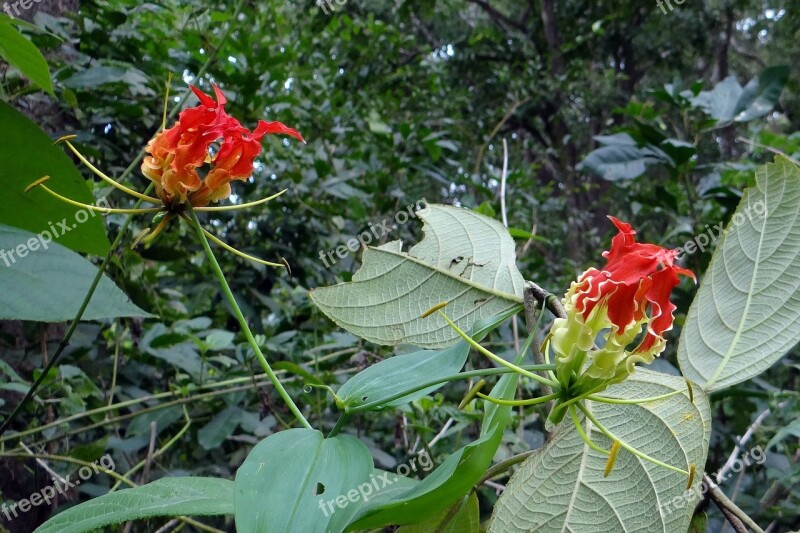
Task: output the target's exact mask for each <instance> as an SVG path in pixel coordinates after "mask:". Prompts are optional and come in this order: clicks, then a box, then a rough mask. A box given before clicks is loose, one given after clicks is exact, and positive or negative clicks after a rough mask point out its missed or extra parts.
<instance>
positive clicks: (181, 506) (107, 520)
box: [35, 477, 233, 533]
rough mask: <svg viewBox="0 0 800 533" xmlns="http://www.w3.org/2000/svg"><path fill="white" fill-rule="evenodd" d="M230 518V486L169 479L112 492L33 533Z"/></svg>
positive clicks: (224, 481)
mask: <svg viewBox="0 0 800 533" xmlns="http://www.w3.org/2000/svg"><path fill="white" fill-rule="evenodd" d="M226 514H233V482H232V481H230V480H227V479H216V478H203V477H173V478H163V479H159V480H158V481H153V482H152V483H149V484H147V485H142V486H141V487H135V488H132V489H124V490H120V491H119V492H112V493H111V494H106V495H104V496H100V497H98V498H94V499H93V500H89V501H88V502H85V503H82V504H80V505H76V506H75V507H71V508H70V509H67V510H66V511H64V512H63V513H59V514H57V515H56V516H54V517H53V518H51V519H50V520H48V521H47V522H45V523H44V524H42V525H41V526H39V528H38V529H37V530H36V532H35V533H82V532H83V531H93V530H95V529H99V528H102V527H104V526H108V525H112V524H120V523H122V522H128V521H130V520H140V519H142V518H153V517H159V516H163V517H171V516H181V515H189V516H214V515H226Z"/></svg>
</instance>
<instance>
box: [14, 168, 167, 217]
mask: <svg viewBox="0 0 800 533" xmlns="http://www.w3.org/2000/svg"><path fill="white" fill-rule="evenodd" d="M49 179H50V176H45V177H44V178H41V179H38V180H36V181H34V182H33V183H31V184H30V185H28V186H27V187H26V188H25V192H28V191H30V190H32V189H35V188H36V187H40V188H42V189H44V190H45V191H47V193H48V194H49V195H51V196H54V197H56V198H58V199H59V200H61V201H62V202H66V203H68V204H70V205H74V206H75V207H80V208H82V209H88V210H89V211H95V212H97V213H103V214H106V215H109V214H120V215H131V214H133V215H139V214H145V213H158V212H159V211H163V210H164V208H163V207H148V208H145V209H115V208H112V207H97V206H96V205H90V204H84V203H81V202H76V201H75V200H72V199H70V198H67V197H66V196H61V195H60V194H58V193H57V192H55V191H53V190H52V189H50V188H49V187H47V186H46V185H45V184H44V182H45V181H47V180H49Z"/></svg>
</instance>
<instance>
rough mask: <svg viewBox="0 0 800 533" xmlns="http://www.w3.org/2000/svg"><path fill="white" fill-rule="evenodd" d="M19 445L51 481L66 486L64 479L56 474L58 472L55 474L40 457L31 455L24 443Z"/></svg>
mask: <svg viewBox="0 0 800 533" xmlns="http://www.w3.org/2000/svg"><path fill="white" fill-rule="evenodd" d="M19 444H20V446H22V448H23V449H24V450H25V451H26V452H28V454H29V455H30V456H32V457H33V458H34V459H35V461H36V463H37V464H38V465H39V466H41V467H42V469H44V471H45V472H47V473H48V474H50V476H51V477H52V478H53V479H57V480H58V481H60V482H61V484H62V485H66V484H67V482H66V481H65V480H64V478H63V477H61V476H60V475H59V474H58V472H56V471H55V470H53V469H51V468H50V467H49V466H48V465H47V463H45V462H44V459H42V458H41V457H37V456H36V454H35V453H33V450H31V449H30V448H28V447H27V446H26V445H25V443H24V442H20V443H19Z"/></svg>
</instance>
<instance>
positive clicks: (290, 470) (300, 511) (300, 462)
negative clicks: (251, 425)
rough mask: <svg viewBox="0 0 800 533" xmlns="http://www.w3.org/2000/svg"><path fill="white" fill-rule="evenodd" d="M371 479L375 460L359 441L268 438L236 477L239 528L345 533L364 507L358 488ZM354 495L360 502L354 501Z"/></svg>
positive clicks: (289, 434)
mask: <svg viewBox="0 0 800 533" xmlns="http://www.w3.org/2000/svg"><path fill="white" fill-rule="evenodd" d="M370 474H373V465H372V456H371V455H370V453H369V450H368V449H367V447H366V446H364V444H362V443H361V442H360V441H359V440H358V439H356V438H353V437H350V436H347V435H339V436H336V437H333V438H331V439H326V438H324V436H323V435H322V433H320V432H319V431H316V430H313V429H289V430H286V431H281V432H280V433H275V434H273V435H270V436H269V437H267V438H266V439H264V440H262V441H261V442H259V443H258V444H257V445H256V447H255V448H253V450H252V451H251V452H250V454H249V455H248V456H247V459H245V461H244V464H242V466H241V467H240V468H239V470H238V471H237V472H236V482H235V483H236V487H235V502H236V505H235V507H236V528H237V530H238V531H242V532H251V531H253V532H255V531H257V532H259V533H272V532H281V533H289V532H294V533H306V532H309V531H333V532H340V531H344V527H345V525H346V524H347V522H348V521H349V520H350V519H351V518H352V516H353V515H354V514H355V513H356V512H357V510H358V508H359V507H360V505H361V503H363V497H361V494H360V493H359V492H358V488H359V487H360V486H362V485H365V484H367V485H368V484H370V483H371V482H372V481H373V478H371V477H370ZM352 491H355V493H356V497H350V496H352V495H353V494H354V493H353V492H352ZM365 491H366V489H365ZM329 503H331V505H328V504H329Z"/></svg>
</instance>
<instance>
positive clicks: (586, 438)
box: [569, 405, 611, 455]
mask: <svg viewBox="0 0 800 533" xmlns="http://www.w3.org/2000/svg"><path fill="white" fill-rule="evenodd" d="M569 416H570V417H572V424H573V425H574V426H575V429H577V430H578V435H580V436H581V439H583V442H585V443H586V445H587V446H588V447H589V448H591V449H593V450H594V451H596V452H600V453H602V454H603V455H609V454H610V453H611V452H609V451H608V450H606V449H603V448H601V447H600V446H598V445H597V444H595V443H594V442H593V441H592V439H590V438H589V435H587V434H586V432H585V431H584V430H583V424H581V421H580V419H578V413H577V412H576V410H575V406H574V405H570V406H569Z"/></svg>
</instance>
